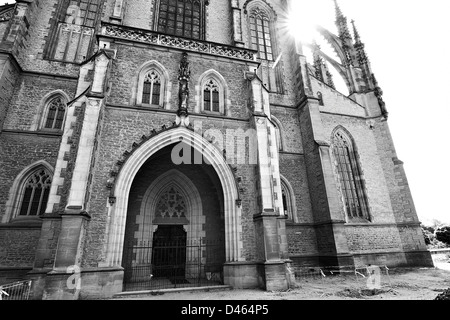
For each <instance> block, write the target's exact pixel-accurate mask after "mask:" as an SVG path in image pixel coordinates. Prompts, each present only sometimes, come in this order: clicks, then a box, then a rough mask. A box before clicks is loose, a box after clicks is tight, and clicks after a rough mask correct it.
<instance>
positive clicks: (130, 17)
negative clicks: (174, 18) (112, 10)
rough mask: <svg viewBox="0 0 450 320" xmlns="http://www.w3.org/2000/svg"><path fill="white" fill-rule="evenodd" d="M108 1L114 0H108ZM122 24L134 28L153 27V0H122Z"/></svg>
mask: <svg viewBox="0 0 450 320" xmlns="http://www.w3.org/2000/svg"><path fill="white" fill-rule="evenodd" d="M108 2H111V3H113V2H115V1H113V0H110V1H108ZM124 3H126V4H125V6H124V15H123V17H124V18H123V24H124V25H125V26H130V27H134V28H141V29H153V11H154V3H155V0H132V1H124Z"/></svg>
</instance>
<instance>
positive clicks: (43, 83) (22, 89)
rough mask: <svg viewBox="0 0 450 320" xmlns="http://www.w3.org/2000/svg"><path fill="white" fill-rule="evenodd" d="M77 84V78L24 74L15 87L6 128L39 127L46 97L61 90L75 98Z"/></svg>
mask: <svg viewBox="0 0 450 320" xmlns="http://www.w3.org/2000/svg"><path fill="white" fill-rule="evenodd" d="M76 85H77V81H76V79H70V78H69V79H67V78H57V77H49V76H40V75H31V74H23V75H22V76H21V77H20V79H19V81H18V83H17V85H16V87H15V89H14V94H13V96H12V99H11V103H10V108H9V112H8V115H7V116H6V119H5V123H4V129H11V130H23V131H28V130H31V129H32V127H37V124H38V123H40V121H41V118H40V116H41V114H42V107H43V104H42V102H43V99H44V97H45V96H46V95H47V94H49V93H51V92H54V91H56V90H61V91H63V92H65V93H66V94H67V95H68V96H69V98H74V97H75V91H76ZM39 129H40V128H39Z"/></svg>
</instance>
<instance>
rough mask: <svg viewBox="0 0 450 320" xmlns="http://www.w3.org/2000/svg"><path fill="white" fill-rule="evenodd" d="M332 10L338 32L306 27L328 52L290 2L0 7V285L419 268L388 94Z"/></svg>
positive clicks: (42, 286)
mask: <svg viewBox="0 0 450 320" xmlns="http://www.w3.org/2000/svg"><path fill="white" fill-rule="evenodd" d="M294 1H295V0H294ZM330 5H333V3H330ZM335 6H336V27H337V32H333V33H332V32H330V31H329V30H326V29H323V28H319V30H318V31H319V32H320V33H321V34H322V36H323V38H324V39H325V40H326V41H327V42H328V43H329V45H330V46H331V47H332V48H333V49H334V50H335V52H336V54H337V59H334V58H332V57H330V56H329V55H327V54H326V53H325V52H323V51H322V49H321V47H320V46H318V45H317V44H314V43H313V44H301V43H300V42H299V41H298V40H296V39H295V38H294V37H293V36H292V35H291V33H289V32H287V30H286V19H287V15H288V14H289V10H290V1H288V0H132V1H130V0H18V1H16V3H13V4H7V5H3V6H0V284H3V283H10V282H13V281H17V280H23V279H31V280H33V286H32V294H33V298H35V299H89V298H104V297H111V296H113V295H114V294H116V293H120V292H123V291H125V290H133V289H132V288H133V285H136V286H137V287H138V288H141V289H142V288H144V287H143V286H140V285H142V284H146V285H147V284H148V285H149V287H148V288H151V283H153V282H155V281H159V280H161V279H166V280H167V281H168V283H169V282H170V283H172V284H173V283H175V284H177V283H190V280H191V279H192V277H193V276H194V275H195V276H196V278H195V279H196V281H198V285H203V283H206V282H208V281H216V282H217V283H220V284H226V285H231V286H233V287H235V288H254V287H259V288H263V289H267V290H283V289H287V288H288V287H289V286H290V284H291V281H292V275H291V273H290V272H289V270H295V269H296V268H299V267H304V266H317V267H327V266H333V267H343V266H361V265H369V264H371V265H387V266H431V265H432V261H431V257H430V255H429V253H428V251H427V250H426V246H425V243H424V238H423V236H422V232H421V229H420V222H419V220H418V217H417V214H416V211H415V208H414V203H413V199H412V197H411V193H410V190H409V187H408V182H407V177H406V174H405V171H404V169H403V163H402V161H400V160H399V159H398V158H397V155H396V151H395V147H394V143H393V140H392V137H391V135H390V132H389V124H388V123H389V121H388V112H387V109H386V106H385V102H384V101H383V97H382V91H381V89H380V87H379V85H378V83H377V81H376V78H375V76H374V73H373V72H372V69H371V66H370V62H369V59H368V56H367V53H366V51H365V48H364V44H363V42H362V40H361V37H360V35H359V33H358V31H357V29H356V27H355V26H354V25H353V26H352V25H351V23H349V22H348V21H347V18H346V16H345V15H344V13H343V12H342V11H341V9H340V7H339V4H338V3H335ZM305 14H307V13H305ZM299 19H300V17H299ZM307 47H308V48H309V50H311V52H312V56H313V59H307V58H306V55H305V54H304V50H305V48H307ZM309 60H311V61H309ZM330 68H334V69H336V70H337V72H338V74H339V75H340V76H341V77H342V79H344V82H345V84H346V85H347V87H348V92H349V94H348V95H347V94H345V95H344V94H342V93H340V92H339V91H338V90H336V88H335V85H334V81H333V76H332V73H331V72H330ZM396 107H397V108H401V106H396ZM397 110H398V109H397ZM167 244H170V245H171V246H173V247H169V245H167ZM170 248H172V249H170ZM192 248H194V249H192ZM174 279H175V280H174ZM177 279H178V280H177ZM180 279H181V280H180ZM152 281H153V282H152ZM161 281H162V280H161ZM177 281H178V282H177ZM130 288H131V289H130Z"/></svg>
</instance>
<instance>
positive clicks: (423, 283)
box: [114, 262, 450, 301]
mask: <svg viewBox="0 0 450 320" xmlns="http://www.w3.org/2000/svg"><path fill="white" fill-rule="evenodd" d="M435 266H436V268H420V269H418V268H415V269H414V268H408V269H403V268H402V269H391V270H389V272H388V275H387V274H385V273H383V274H382V281H381V287H380V288H378V289H373V290H371V289H369V288H368V286H367V279H364V278H362V277H359V278H356V277H355V275H354V274H353V275H351V274H348V275H333V276H327V277H325V278H323V277H317V278H309V279H308V278H303V279H298V278H297V279H296V285H297V288H295V289H289V290H287V291H283V292H267V291H262V290H232V289H226V290H209V291H208V290H207V289H204V290H201V291H185V292H170V293H164V292H157V293H153V294H143V295H135V296H122V297H117V298H115V299H114V300H240V301H245V300H435V299H436V298H437V296H438V295H440V294H442V293H443V292H444V291H445V290H447V289H449V288H450V263H448V262H440V263H435Z"/></svg>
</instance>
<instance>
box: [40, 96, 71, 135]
mask: <svg viewBox="0 0 450 320" xmlns="http://www.w3.org/2000/svg"><path fill="white" fill-rule="evenodd" d="M65 116H66V103H65V102H64V98H63V97H61V96H57V97H55V98H53V99H52V100H50V102H49V103H48V104H47V107H46V116H45V123H44V129H45V130H62V129H63V124H64V119H65Z"/></svg>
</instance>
